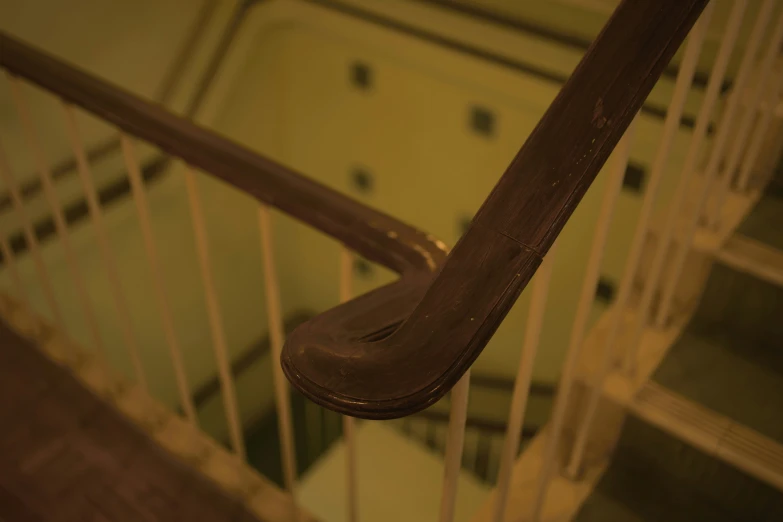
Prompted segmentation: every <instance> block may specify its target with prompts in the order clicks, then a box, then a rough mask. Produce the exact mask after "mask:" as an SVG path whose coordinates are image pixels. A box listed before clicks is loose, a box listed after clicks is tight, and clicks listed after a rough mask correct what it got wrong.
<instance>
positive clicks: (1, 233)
mask: <svg viewBox="0 0 783 522" xmlns="http://www.w3.org/2000/svg"><path fill="white" fill-rule="evenodd" d="M2 168H3V167H2V166H1V165H0V170H1V169H2ZM0 254H2V256H3V262H4V263H5V266H6V267H8V272H9V273H10V274H11V284H13V286H14V291H15V292H16V297H17V298H18V299H19V300H20V301H21V302H23V303H26V302H27V296H26V294H25V290H24V287H23V286H22V280H21V278H20V277H19V270H18V269H17V267H16V260H15V259H14V253H13V251H12V250H11V247H10V246H9V245H8V241H7V239H6V231H5V229H4V228H0Z"/></svg>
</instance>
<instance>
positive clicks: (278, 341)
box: [258, 205, 298, 516]
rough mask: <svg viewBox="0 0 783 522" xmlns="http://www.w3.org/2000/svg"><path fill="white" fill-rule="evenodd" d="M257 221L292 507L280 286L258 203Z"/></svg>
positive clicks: (265, 212)
mask: <svg viewBox="0 0 783 522" xmlns="http://www.w3.org/2000/svg"><path fill="white" fill-rule="evenodd" d="M258 225H259V229H260V231H261V255H262V258H263V264H264V287H265V294H266V308H267V317H268V321H269V338H270V341H271V345H272V380H273V381H274V389H275V406H276V408H277V428H278V432H279V434H280V450H281V453H282V461H283V481H284V483H285V487H286V489H287V490H288V492H289V493H290V494H291V497H292V499H293V501H294V509H295V510H296V512H297V513H296V515H295V516H298V508H297V507H296V491H295V490H296V453H295V449H294V444H295V443H294V427H293V420H292V419H291V395H290V390H289V388H288V381H286V379H285V376H284V375H283V369H282V368H281V367H280V354H281V353H282V351H283V341H284V335H283V314H282V310H281V306H280V288H279V286H278V282H277V270H276V268H275V261H274V250H273V246H272V218H271V215H270V212H269V208H268V207H266V206H265V205H261V206H259V207H258Z"/></svg>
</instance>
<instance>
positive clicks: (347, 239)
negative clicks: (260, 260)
mask: <svg viewBox="0 0 783 522" xmlns="http://www.w3.org/2000/svg"><path fill="white" fill-rule="evenodd" d="M706 3H707V0H634V1H630V0H625V1H624V2H623V3H622V4H621V5H620V7H618V9H617V11H616V12H615V14H614V16H613V17H612V18H611V19H610V21H609V22H608V24H607V26H606V27H605V28H604V30H603V31H602V33H601V34H600V35H599V36H598V38H597V39H596V41H595V42H594V43H593V45H592V46H591V47H590V49H589V50H588V51H587V53H586V55H585V57H584V58H583V60H582V62H581V63H580V64H579V66H578V67H577V68H576V70H575V71H574V73H573V74H572V76H571V78H570V79H569V80H568V82H567V83H566V84H565V85H564V87H563V89H562V90H561V92H560V94H559V95H558V97H557V98H556V99H555V101H554V102H553V104H552V106H551V107H550V108H549V110H548V111H547V113H546V114H545V115H544V117H543V118H542V120H541V122H540V123H539V125H538V126H537V127H536V129H535V130H534V131H533V133H532V134H531V135H530V137H529V138H528V140H527V142H526V143H525V145H524V146H523V147H522V149H521V150H520V152H519V153H518V154H517V156H516V158H515V159H514V160H513V162H512V163H511V165H510V167H509V168H508V170H507V171H506V173H505V174H504V175H503V177H502V178H501V180H500V181H499V183H498V184H497V186H496V187H495V189H494V190H493V191H492V193H491V194H490V196H489V198H488V199H487V200H486V202H485V203H484V205H483V206H482V208H481V210H480V211H479V213H478V214H477V216H476V218H475V219H474V222H473V224H472V225H471V227H470V229H469V230H468V232H467V234H466V235H465V236H464V237H463V238H462V240H461V241H460V242H459V243H458V245H457V246H456V248H455V249H454V251H453V252H452V253H451V255H450V257H449V259H448V260H447V261H446V248H445V246H444V245H443V244H442V243H441V242H438V241H436V240H435V239H433V238H431V237H429V236H426V235H424V234H423V233H421V232H419V231H417V230H415V229H414V228H412V227H410V226H407V225H404V224H402V223H400V222H399V221H397V220H395V219H393V218H391V217H389V216H386V215H384V214H381V213H379V212H376V211H374V210H372V209H370V208H367V207H365V206H363V205H361V204H360V203H358V202H356V201H354V200H352V199H350V198H348V197H345V196H343V195H341V194H339V193H337V192H334V191H332V190H330V189H328V188H326V187H324V186H323V185H320V184H318V183H316V182H314V181H312V180H309V179H307V178H306V177H304V176H302V175H300V174H297V173H295V172H292V171H291V170H290V169H287V168H285V167H284V166H282V165H280V164H277V163H275V162H272V161H270V160H268V159H266V158H263V157H261V156H259V155H257V154H255V153H254V152H252V151H250V150H248V149H246V148H243V147H241V146H239V145H237V144H235V143H233V142H231V141H229V140H226V139H224V138H222V137H221V136H218V135H217V134H215V133H212V132H209V131H207V130H205V129H203V128H200V127H197V126H196V125H194V124H192V123H190V122H189V121H186V120H184V119H182V118H179V117H176V116H174V115H172V114H169V113H167V112H166V111H165V110H163V109H162V108H160V107H158V106H154V105H152V104H150V103H147V102H145V101H144V100H141V99H139V98H137V97H135V96H133V95H131V94H129V93H127V92H124V91H122V90H120V89H118V88H117V87H115V86H113V85H110V84H108V83H106V82H103V81H101V80H98V79H96V78H93V77H91V76H89V75H87V74H85V73H83V72H81V71H79V70H77V69H74V68H72V67H70V66H68V65H65V64H63V63H62V62H59V61H58V60H56V59H54V58H51V57H49V56H46V55H44V54H43V53H41V52H39V51H36V50H35V49H33V48H31V47H29V46H27V45H25V44H23V43H21V42H19V41H16V40H14V39H12V38H10V37H8V36H5V35H2V36H0V46H2V48H3V53H2V55H0V65H2V66H3V67H4V68H6V69H7V70H9V72H11V73H13V74H16V75H19V76H22V77H24V78H25V79H27V80H28V81H30V82H33V83H35V84H37V85H39V86H41V87H43V88H45V89H47V90H50V91H52V92H54V93H55V94H56V95H58V96H60V97H62V98H64V99H66V100H67V101H69V102H71V103H73V104H76V105H79V106H81V107H83V108H84V109H86V110H88V111H90V112H92V113H94V114H96V115H97V116H99V117H101V118H103V119H105V120H107V121H109V122H111V123H113V124H114V125H116V126H117V127H119V128H120V129H122V130H124V131H125V132H127V133H129V134H133V135H135V136H138V137H140V138H142V139H145V140H148V141H150V142H152V143H154V144H156V145H157V146H158V147H160V148H161V149H163V150H164V151H166V152H168V153H170V154H172V155H175V156H177V157H180V158H182V159H184V160H185V161H186V162H187V163H190V164H191V165H193V166H195V167H197V168H199V169H201V170H204V171H206V172H208V173H210V174H212V175H214V176H216V177H218V178H220V179H222V180H224V181H225V182H227V183H230V184H231V185H233V186H235V187H237V188H239V189H240V190H243V191H245V192H247V193H248V194H250V195H251V196H253V197H255V198H256V199H258V200H259V201H260V202H263V203H266V204H268V205H271V206H274V207H277V208H278V209H280V210H282V211H283V212H286V213H288V214H290V215H292V216H294V217H296V218H298V219H300V220H302V221H304V222H306V223H308V224H309V225H311V226H313V227H315V228H317V229H319V230H320V231H322V232H324V233H326V234H328V235H330V236H333V237H335V238H337V239H339V240H340V241H342V242H344V243H345V244H346V245H347V246H349V247H350V248H352V249H353V250H355V251H357V252H358V253H359V254H361V255H362V256H364V257H366V258H367V259H369V260H371V261H374V262H377V263H380V264H382V265H384V266H386V267H388V268H390V269H392V270H394V271H396V272H398V273H400V274H401V278H400V280H399V281H397V282H395V283H393V284H390V285H388V286H385V287H383V288H380V289H377V290H375V291H372V292H370V293H368V294H365V295H363V296H360V297H358V298H356V299H353V300H352V301H349V302H347V303H344V304H341V305H340V306H338V307H336V308H333V309H331V310H329V311H327V312H325V313H323V314H321V315H320V316H318V317H316V318H314V319H312V320H310V321H308V322H307V323H305V324H304V325H302V326H300V327H299V328H297V329H296V330H295V331H294V332H293V334H292V335H291V336H290V338H289V339H288V341H287V343H286V346H285V348H284V350H283V354H282V364H283V368H284V370H285V372H286V375H287V377H288V378H289V380H290V381H291V382H292V384H293V385H294V386H295V387H296V388H297V389H299V390H300V391H301V392H302V393H304V394H305V395H306V396H308V397H309V398H310V399H312V400H314V401H315V402H317V403H319V404H322V405H324V406H326V407H328V408H330V409H333V410H335V411H339V412H342V413H346V414H349V415H354V416H358V417H365V418H392V417H399V416H404V415H408V414H410V413H413V412H415V411H419V410H421V409H423V408H425V407H427V406H428V405H430V404H432V403H434V402H435V401H437V400H438V399H440V398H441V397H442V396H443V395H444V394H445V393H446V392H447V391H448V390H449V389H451V387H452V386H453V385H454V384H456V382H457V381H458V380H459V379H460V377H461V376H462V375H463V374H464V373H465V372H466V371H467V369H468V368H469V367H470V365H471V364H472V363H473V361H474V360H475V359H476V357H478V355H479V354H480V353H481V351H482V349H483V348H484V346H485V345H486V343H487V342H488V340H489V339H490V337H491V336H492V334H493V333H494V332H495V330H496V328H497V327H498V325H499V324H500V322H501V321H502V320H503V318H504V317H505V315H506V313H507V312H508V310H509V309H510V308H511V306H512V305H513V304H514V302H515V301H516V299H517V297H518V296H519V294H520V293H521V291H522V290H523V289H524V287H525V286H526V285H527V283H528V281H529V280H530V278H531V277H532V276H533V274H534V273H535V271H536V269H537V267H538V265H539V264H540V262H541V259H542V257H543V256H544V255H545V254H546V252H547V251H548V250H549V247H550V246H551V245H552V243H553V241H554V240H555V238H556V237H557V235H558V234H559V233H560V231H561V230H562V228H563V226H564V225H565V223H566V221H567V220H568V218H569V216H570V215H571V213H572V212H573V210H574V209H575V208H576V206H577V205H578V203H579V201H580V200H581V198H582V196H583V195H584V193H585V192H586V190H587V189H588V187H589V186H590V184H591V182H592V181H593V179H594V178H595V176H596V175H597V173H598V171H599V170H600V168H601V167H602V165H603V163H604V162H605V161H606V159H607V157H608V156H609V154H610V153H611V151H612V149H613V148H614V146H615V144H616V143H617V141H618V140H619V139H620V137H621V136H622V134H623V132H624V130H625V128H626V127H627V126H628V124H629V123H630V121H631V119H632V117H633V115H634V114H635V113H636V112H637V111H638V110H639V108H640V107H641V105H642V103H643V102H644V99H645V97H646V96H647V94H648V93H649V91H650V90H651V89H652V86H653V85H654V83H655V81H656V80H657V79H658V77H659V76H660V74H661V73H662V71H663V70H664V68H665V67H666V65H667V64H668V62H669V60H670V58H671V57H672V55H673V54H674V52H675V51H676V50H677V48H678V47H679V45H680V43H681V42H682V40H683V39H684V38H685V36H686V35H687V33H688V31H689V30H690V28H691V26H692V25H693V23H694V22H695V20H696V19H697V17H698V15H699V13H700V12H701V10H702V9H703V8H704V6H705V5H706ZM434 196H436V195H434ZM444 261H446V262H445V263H444ZM194 262H195V260H194ZM435 273H437V277H434V278H433V275H434V274H435Z"/></svg>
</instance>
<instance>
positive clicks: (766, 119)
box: [738, 74, 783, 192]
mask: <svg viewBox="0 0 783 522" xmlns="http://www.w3.org/2000/svg"><path fill="white" fill-rule="evenodd" d="M775 82H776V83H777V85H774V84H773V85H772V89H771V90H772V91H773V93H772V96H770V97H769V107H768V109H767V110H764V111H763V112H762V113H761V116H760V117H759V121H758V124H757V125H756V128H755V130H754V131H753V136H752V137H751V139H750V145H749V146H748V151H747V153H746V154H745V159H744V160H743V162H742V168H741V169H740V175H739V183H738V188H739V189H740V190H741V191H743V192H747V190H748V185H749V183H750V175H751V172H752V171H753V169H754V168H758V165H757V164H756V162H757V161H758V159H759V154H760V153H761V148H762V146H763V145H764V139H765V138H766V137H767V132H769V127H770V124H771V123H772V118H773V117H774V115H775V106H776V105H777V104H778V102H779V100H780V99H781V97H782V96H783V74H781V75H780V76H778V78H777V79H776V80H775Z"/></svg>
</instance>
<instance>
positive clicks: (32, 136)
mask: <svg viewBox="0 0 783 522" xmlns="http://www.w3.org/2000/svg"><path fill="white" fill-rule="evenodd" d="M8 80H9V82H10V85H11V96H12V98H13V100H14V103H15V104H16V109H17V112H18V114H19V120H20V122H21V123H22V129H23V131H24V135H25V139H26V141H27V146H28V148H29V150H30V153H31V154H32V156H33V158H34V160H35V163H36V167H37V169H38V175H39V176H40V179H41V184H42V186H43V192H44V198H45V199H46V203H47V205H48V206H49V210H50V211H51V212H52V217H53V218H54V225H55V228H56V230H57V235H58V237H59V238H60V242H61V244H62V247H63V250H64V251H65V261H66V263H67V265H68V271H69V273H70V276H71V278H72V279H73V283H74V287H75V289H76V295H77V297H78V300H79V304H80V305H81V308H82V312H83V313H84V316H85V319H86V320H87V328H88V330H89V332H90V337H91V338H92V343H93V347H94V348H95V349H96V350H98V351H99V352H103V351H104V346H103V341H102V340H101V334H100V328H99V327H98V320H97V318H96V317H95V312H94V311H93V308H92V303H91V302H90V297H89V293H88V292H87V285H86V284H85V282H84V278H83V277H82V273H81V270H79V265H78V263H77V262H76V256H75V255H74V253H73V248H72V247H71V239H70V233H69V232H68V225H67V223H66V222H65V215H64V214H63V210H62V207H61V206H60V202H59V201H58V199H57V193H56V192H55V190H54V184H53V183H52V176H51V173H50V172H49V167H48V165H47V164H46V160H45V158H44V153H43V147H42V146H41V143H40V140H39V139H38V136H37V134H36V131H35V127H34V125H33V119H32V117H31V116H30V108H29V107H28V106H27V100H26V99H25V97H24V95H23V93H22V86H21V83H20V82H19V80H17V79H16V78H15V77H13V76H10V75H9V76H8Z"/></svg>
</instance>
